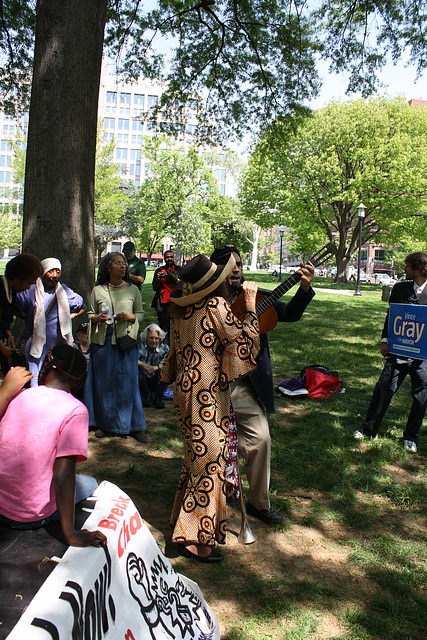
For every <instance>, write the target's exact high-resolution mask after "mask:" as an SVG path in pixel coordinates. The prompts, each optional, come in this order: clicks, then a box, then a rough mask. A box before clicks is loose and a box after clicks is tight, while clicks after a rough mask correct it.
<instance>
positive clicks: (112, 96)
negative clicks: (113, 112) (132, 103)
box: [107, 91, 117, 105]
mask: <svg viewBox="0 0 427 640" xmlns="http://www.w3.org/2000/svg"><path fill="white" fill-rule="evenodd" d="M107 104H111V105H116V104H117V91H107Z"/></svg>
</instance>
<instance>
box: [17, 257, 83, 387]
mask: <svg viewBox="0 0 427 640" xmlns="http://www.w3.org/2000/svg"><path fill="white" fill-rule="evenodd" d="M41 264H42V267H43V276H42V277H41V278H38V279H37V282H36V284H35V285H33V286H32V287H30V289H28V290H27V291H24V292H22V293H20V294H18V296H17V302H16V306H17V307H18V309H19V310H20V311H22V312H23V313H25V316H26V325H25V330H24V333H23V338H24V340H25V339H27V338H28V339H27V342H26V345H25V347H24V351H23V352H24V354H25V355H26V356H27V358H28V362H29V365H30V371H31V373H32V374H33V376H34V377H33V379H32V380H31V385H32V386H36V385H37V381H38V374H39V370H40V367H41V365H42V363H43V361H44V358H45V355H46V353H47V352H48V351H49V349H51V348H52V347H53V346H55V345H56V344H60V343H61V342H62V343H67V344H69V345H70V346H72V345H73V334H72V325H71V320H72V318H73V317H76V316H77V315H80V314H81V313H83V312H84V308H83V298H82V297H81V296H79V295H78V294H77V293H75V292H74V291H72V290H71V289H70V288H69V287H67V286H66V285H62V284H61V283H60V282H59V278H60V276H61V271H62V265H61V263H60V261H59V260H58V259H57V258H46V259H45V260H42V263H41Z"/></svg>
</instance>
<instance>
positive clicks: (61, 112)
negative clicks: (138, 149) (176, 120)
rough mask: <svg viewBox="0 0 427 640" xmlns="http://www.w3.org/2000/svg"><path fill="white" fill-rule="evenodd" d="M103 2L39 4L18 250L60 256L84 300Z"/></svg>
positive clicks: (89, 272)
mask: <svg viewBox="0 0 427 640" xmlns="http://www.w3.org/2000/svg"><path fill="white" fill-rule="evenodd" d="M106 10H107V0H38V2H37V18H36V39H35V43H36V44H35V51H34V72H33V84H32V91H31V104H30V116H29V128H28V148H27V163H26V171H25V192H24V228H23V249H24V251H28V252H30V253H34V254H35V255H36V256H38V257H39V258H40V259H43V258H47V257H55V258H59V259H60V260H61V262H62V274H63V275H62V280H63V282H66V283H67V284H68V285H69V286H70V287H71V288H72V289H74V290H75V291H78V292H79V293H80V294H81V295H83V297H84V298H85V299H86V300H87V297H88V294H89V292H90V290H91V288H92V286H93V281H94V258H95V256H94V253H95V247H94V203H93V200H94V179H95V151H96V131H97V110H98V93H99V81H100V73H101V63H102V46H103V39H104V27H105V20H106Z"/></svg>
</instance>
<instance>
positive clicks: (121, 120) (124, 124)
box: [119, 118, 129, 131]
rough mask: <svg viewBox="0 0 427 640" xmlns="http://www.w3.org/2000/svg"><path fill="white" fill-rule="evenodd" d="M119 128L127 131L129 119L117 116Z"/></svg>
mask: <svg viewBox="0 0 427 640" xmlns="http://www.w3.org/2000/svg"><path fill="white" fill-rule="evenodd" d="M119 129H121V130H122V131H129V120H125V119H124V118H119Z"/></svg>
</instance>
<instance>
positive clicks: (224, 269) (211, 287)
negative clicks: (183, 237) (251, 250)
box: [170, 253, 236, 307]
mask: <svg viewBox="0 0 427 640" xmlns="http://www.w3.org/2000/svg"><path fill="white" fill-rule="evenodd" d="M235 264H236V261H235V259H234V256H233V255H230V257H229V259H228V261H227V264H225V265H216V264H214V263H213V262H211V261H210V260H209V258H208V257H207V256H205V255H203V254H202V253H200V254H199V255H197V256H195V257H194V258H192V259H191V260H190V261H189V262H188V263H187V264H186V265H185V267H184V268H183V269H181V272H180V274H179V281H178V283H177V285H176V286H175V287H174V288H173V289H172V292H171V294H170V299H171V300H172V302H174V303H175V304H177V305H178V306H179V307H188V306H189V305H191V304H195V303H196V302H199V300H203V298H205V297H206V296H207V295H209V294H210V293H212V291H215V289H216V288H217V287H219V285H220V284H221V282H224V280H225V279H226V277H227V276H228V274H229V273H230V272H231V271H232V270H233V268H234V265H235ZM212 278H213V281H212ZM207 283H209V284H208V285H207ZM206 285H207V286H206Z"/></svg>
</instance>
